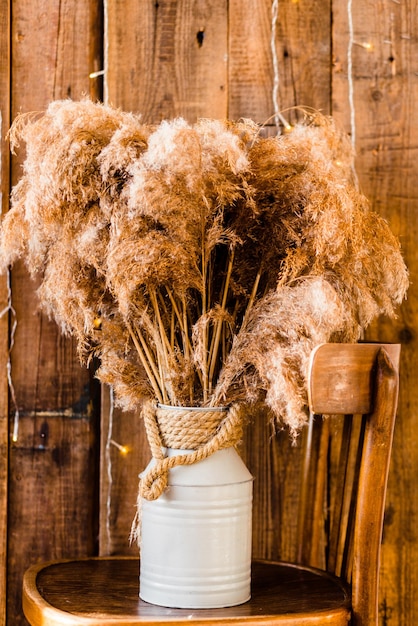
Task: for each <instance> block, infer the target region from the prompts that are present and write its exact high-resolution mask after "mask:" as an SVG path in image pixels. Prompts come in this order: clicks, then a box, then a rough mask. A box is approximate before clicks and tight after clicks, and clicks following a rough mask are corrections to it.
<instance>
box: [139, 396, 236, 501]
mask: <svg viewBox="0 0 418 626" xmlns="http://www.w3.org/2000/svg"><path fill="white" fill-rule="evenodd" d="M143 418H144V422H145V429H146V433H147V439H148V443H149V445H150V448H151V453H152V456H153V459H154V465H153V466H152V467H151V468H150V469H149V470H148V471H147V472H146V473H145V474H144V475H143V476H142V478H141V482H140V488H139V495H140V497H142V498H145V499H146V500H156V499H157V498H158V497H159V496H160V495H161V494H162V493H163V491H164V490H165V489H166V487H167V485H168V474H169V471H170V469H172V468H173V467H176V466H178V465H192V464H193V463H197V462H198V461H202V460H203V459H206V458H207V457H209V456H210V455H211V454H213V453H214V452H216V451H217V450H221V449H223V448H227V447H230V446H235V445H236V444H237V443H238V442H239V440H240V439H241V438H242V419H241V415H240V411H239V409H238V405H237V404H233V405H231V406H230V407H172V406H165V405H160V404H156V403H155V402H149V403H147V404H145V405H144V407H143ZM165 448H173V449H175V450H188V451H189V450H190V452H187V453H185V454H181V453H180V454H176V455H174V456H170V457H168V456H165V450H164V449H165Z"/></svg>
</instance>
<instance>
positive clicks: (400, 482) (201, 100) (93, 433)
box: [0, 0, 418, 626]
mask: <svg viewBox="0 0 418 626" xmlns="http://www.w3.org/2000/svg"><path fill="white" fill-rule="evenodd" d="M276 13H277V14H276ZM100 70H104V72H105V73H104V75H103V76H100V75H99V76H98V77H91V74H92V72H97V71H100ZM274 93H277V102H278V105H279V106H280V109H281V110H283V111H284V115H285V117H286V118H287V119H288V121H289V122H292V121H294V113H293V112H292V111H290V110H289V108H291V107H293V106H295V105H306V106H311V107H314V108H316V109H321V110H322V111H323V112H325V113H331V114H333V115H334V117H335V118H336V119H337V121H338V122H339V123H340V124H341V125H342V126H343V127H344V128H345V129H346V130H347V132H349V133H351V135H352V138H353V142H354V143H355V147H356V151H357V161H356V170H357V174H358V178H359V183H360V185H361V188H362V189H363V190H364V192H365V193H366V195H368V197H369V198H370V201H371V205H372V207H373V208H374V209H375V210H377V211H378V212H380V213H381V214H382V215H384V216H385V218H386V219H387V220H388V221H389V223H390V225H391V227H392V230H393V231H394V232H395V233H396V234H397V235H398V236H399V237H400V240H401V242H402V246H403V250H404V254H405V258H406V261H407V264H408V266H409V269H410V274H411V281H412V285H411V289H410V292H409V297H408V300H407V302H406V303H405V305H404V306H403V307H402V309H401V311H400V314H399V318H398V319H397V320H396V321H395V322H389V321H387V320H379V321H378V322H377V323H376V324H375V325H374V326H373V328H372V329H371V330H370V332H369V338H370V339H376V340H381V341H395V342H397V341H400V342H401V343H402V344H403V347H402V364H401V396H400V405H399V415H398V422H397V427H396V433H395V442H394V454H393V461H392V467H391V475H390V486H389V493H388V501H387V511H386V521H385V530H384V544H383V557H382V573H381V584H380V589H381V592H380V593H381V596H380V616H381V624H382V625H384V626H395V625H397V626H409V625H411V626H412V625H414V624H417V623H418V574H417V572H418V493H417V488H416V485H417V484H418V429H417V428H416V421H415V420H416V416H417V414H418V407H417V403H418V384H417V382H416V371H415V368H416V363H417V360H418V345H417V337H416V334H417V333H416V327H417V321H418V301H417V298H418V287H417V283H418V248H417V245H416V242H417V240H418V239H417V236H418V232H417V231H418V194H417V189H418V170H417V167H416V163H417V160H418V159H417V157H418V154H417V152H418V116H417V105H416V102H417V101H418V1H417V0H376V1H370V0H312V1H310V2H308V1H307V0H278V1H277V0H246V2H243V1H242V0H177V1H176V0H124V1H122V0H119V1H118V0H107V1H104V2H101V1H100V0H81V1H80V0H48V1H45V0H13V2H12V0H0V106H1V117H0V128H1V153H0V159H1V160H0V165H1V194H2V195H1V205H2V210H3V211H6V210H7V206H8V196H9V191H10V186H11V185H13V184H14V183H15V182H16V181H17V180H18V177H19V174H20V171H21V169H20V168H21V162H22V159H23V156H24V155H23V154H21V153H19V154H18V155H17V156H13V157H11V156H10V155H9V147H8V143H7V139H6V133H7V130H8V127H9V125H10V122H11V121H12V120H13V119H14V117H15V116H16V114H17V113H19V112H24V111H32V110H38V111H39V110H44V109H45V107H46V106H47V104H48V103H49V102H50V101H51V100H54V99H60V98H67V97H70V98H73V99H80V98H81V97H83V96H86V95H90V96H91V97H93V98H95V99H96V98H97V99H104V100H105V101H106V102H108V103H110V104H113V105H116V106H118V107H121V108H123V109H125V110H132V111H135V112H141V113H142V115H143V119H144V121H146V122H159V121H160V120H162V119H163V118H172V117H174V116H178V115H181V116H183V117H185V118H187V119H188V120H189V121H191V122H193V121H194V120H195V119H196V118H197V117H203V116H209V117H219V118H224V117H230V118H233V119H236V118H239V117H251V118H253V119H254V120H255V121H257V122H264V121H266V120H267V119H269V118H271V116H272V115H273V114H274V113H275V108H274V105H273V94H274ZM270 124H271V119H270ZM272 130H274V128H273V129H272ZM35 289H36V286H35V285H33V284H32V283H31V281H30V280H29V278H28V276H27V273H26V272H25V270H24V269H23V267H21V266H19V267H16V268H15V269H13V272H12V273H11V276H8V277H2V278H1V283H0V300H1V302H0V507H1V514H0V625H1V626H2V625H3V624H7V625H8V626H19V625H21V624H26V622H25V620H24V617H23V615H22V612H21V608H20V599H21V598H20V586H21V579H22V575H23V572H24V570H25V568H26V567H28V566H29V565H30V564H32V563H34V562H37V561H40V560H49V559H55V558H61V557H71V556H77V555H91V554H96V553H101V554H115V553H135V550H136V549H135V548H132V547H129V544H128V535H129V531H130V524H131V520H132V517H133V513H134V505H135V499H136V487H137V474H138V472H139V471H140V470H141V469H143V467H144V465H145V464H146V462H147V460H148V456H149V453H148V449H147V445H146V442H145V439H144V434H143V430H142V425H141V423H140V420H139V418H138V417H137V416H135V415H130V414H122V413H121V412H120V411H119V410H117V409H116V408H114V407H113V403H112V398H111V395H110V393H109V391H108V390H107V389H103V390H102V393H101V402H100V401H99V400H100V398H99V394H98V390H97V385H96V384H95V383H94V381H92V380H91V378H92V377H91V375H90V373H89V372H86V371H84V370H82V369H81V368H80V367H79V365H78V363H77V359H76V356H75V350H74V345H73V343H72V341H71V340H70V339H65V338H63V337H61V336H60V335H59V333H58V331H57V329H56V328H55V326H54V325H53V324H51V323H50V322H49V321H48V320H47V319H45V317H44V316H43V315H41V314H40V313H39V312H38V310H37V304H36V294H35ZM15 324H16V325H15ZM9 383H11V384H9ZM100 407H101V408H100ZM262 417H263V416H256V418H255V423H254V424H252V425H251V426H250V429H249V432H248V435H247V439H246V446H245V449H244V450H243V452H244V455H245V456H246V458H247V460H248V464H249V466H250V468H251V470H252V471H253V473H254V475H255V477H256V481H255V485H256V486H255V515H254V554H255V555H256V556H265V557H272V558H274V557H282V558H287V557H292V556H293V554H294V552H293V551H292V548H291V547H290V544H291V539H292V536H293V534H294V528H293V523H292V520H293V519H294V514H293V511H294V496H292V490H291V486H292V480H293V479H292V477H293V474H294V468H295V467H296V468H297V466H298V459H297V449H295V448H291V447H290V446H289V445H288V442H287V438H286V435H285V434H284V435H283V434H282V435H280V437H275V438H272V437H271V433H270V431H269V427H268V425H267V424H266V423H265V422H264V421H263V419H262ZM17 426H18V429H17V428H16V427H17ZM13 433H14V434H15V435H16V436H15V437H13ZM14 439H15V440H14ZM114 442H116V443H117V444H120V445H124V446H127V447H128V448H129V452H128V454H126V455H123V454H121V452H120V450H119V448H118V447H117V446H116V445H114ZM254 444H255V445H254ZM282 481H283V484H284V487H283V486H282V487H280V486H279V485H280V484H281V483H282ZM279 495H284V496H285V499H284V504H283V503H282V504H280V500H279Z"/></svg>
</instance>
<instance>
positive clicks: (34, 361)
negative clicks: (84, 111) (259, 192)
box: [7, 0, 101, 626]
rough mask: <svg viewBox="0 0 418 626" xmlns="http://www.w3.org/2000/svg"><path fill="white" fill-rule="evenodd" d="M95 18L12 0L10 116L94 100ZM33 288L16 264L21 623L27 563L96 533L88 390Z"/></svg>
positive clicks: (12, 598)
mask: <svg viewBox="0 0 418 626" xmlns="http://www.w3.org/2000/svg"><path fill="white" fill-rule="evenodd" d="M99 15H100V2H99V0H89V1H88V2H82V3H79V2H77V1H76V0H52V1H51V2H48V3H44V2H36V3H33V2H30V0H15V1H14V2H13V14H12V25H11V27H12V30H11V61H12V77H13V84H12V89H11V119H13V118H14V117H15V116H16V114H17V113H20V112H27V111H34V110H36V111H43V110H44V109H45V108H46V106H47V105H48V103H49V102H50V101H52V100H55V99H62V98H67V97H72V98H74V99H78V98H81V97H83V96H84V95H87V94H89V93H90V94H91V95H92V96H93V97H97V95H98V93H99V89H98V85H99V83H98V81H97V80H96V81H95V82H92V81H91V79H90V78H89V74H90V72H92V71H95V70H97V69H98V67H100V64H101V60H100V48H101V43H100V42H101V33H100V30H99V31H96V30H92V28H93V24H94V23H95V22H96V21H97V19H98V16H99ZM99 26H100V24H99ZM23 158H24V154H23V150H22V151H19V156H18V157H17V158H15V159H13V160H12V170H11V173H12V181H13V183H15V182H16V181H17V180H18V178H19V176H20V172H21V161H22V159H23ZM35 288H36V285H34V283H33V282H32V281H31V280H30V279H29V277H28V274H27V272H26V270H25V269H24V268H23V264H20V265H17V266H16V267H15V268H14V269H13V272H12V299H13V300H12V302H13V306H14V309H15V311H16V320H17V327H16V333H15V336H14V346H13V350H12V355H11V366H12V367H11V378H12V382H13V388H14V391H15V396H16V403H17V409H18V417H19V420H18V426H19V428H18V430H17V431H16V435H17V437H16V441H13V442H12V444H11V447H10V460H9V524H8V587H9V589H8V596H7V624H10V626H12V625H13V626H18V625H19V624H25V623H26V622H25V620H24V617H23V614H22V610H21V599H20V595H21V591H20V590H21V581H22V576H23V572H24V570H25V569H26V568H27V567H28V566H29V565H30V564H31V563H33V562H36V561H39V560H49V559H51V558H60V557H65V556H73V555H88V554H91V553H92V552H94V551H95V550H96V540H97V537H96V535H97V526H96V522H95V516H96V515H97V511H96V510H95V505H96V501H95V483H97V476H96V470H95V468H96V459H95V453H94V449H95V447H96V446H95V429H96V424H95V414H94V387H92V386H91V383H90V376H89V373H88V372H87V371H86V370H84V369H82V368H81V366H80V365H79V363H78V359H77V356H76V351H75V345H74V342H73V341H72V340H70V339H67V338H64V337H62V336H61V335H60V332H59V330H58V328H57V327H56V325H55V324H54V323H52V322H50V321H49V320H48V319H47V318H46V317H45V316H44V315H43V314H41V313H40V312H39V309H38V301H37V297H36V294H35ZM14 410H15V407H14V406H11V408H10V414H11V415H10V418H11V428H13V422H14ZM16 425H17V421H16ZM96 508H97V507H96Z"/></svg>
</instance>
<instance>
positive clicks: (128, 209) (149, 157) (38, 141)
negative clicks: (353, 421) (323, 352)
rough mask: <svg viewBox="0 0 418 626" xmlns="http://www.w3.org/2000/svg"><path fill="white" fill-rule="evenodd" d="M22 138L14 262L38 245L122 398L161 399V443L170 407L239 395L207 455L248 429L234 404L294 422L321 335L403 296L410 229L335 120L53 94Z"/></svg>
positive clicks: (203, 440) (64, 309)
mask: <svg viewBox="0 0 418 626" xmlns="http://www.w3.org/2000/svg"><path fill="white" fill-rule="evenodd" d="M10 137H11V143H12V147H14V148H16V147H17V146H18V145H19V142H20V141H23V142H24V143H25V144H26V149H27V156H26V160H25V162H24V169H23V176H22V178H21V179H20V182H19V183H18V184H17V185H16V186H15V188H14V189H13V192H12V208H11V210H10V211H9V213H8V214H7V215H6V216H5V218H4V220H3V223H2V227H1V234H0V235H1V240H0V252H1V267H2V270H3V271H5V270H6V269H7V267H8V266H10V265H11V264H13V262H14V261H16V260H17V259H18V258H19V257H23V258H24V259H25V262H26V265H27V267H28V268H29V270H30V272H31V274H32V275H33V276H38V277H39V279H40V287H39V290H38V293H39V299H40V302H41V305H42V307H43V309H44V310H46V311H47V312H48V313H49V314H50V315H51V316H52V317H53V318H54V319H55V320H56V321H57V323H58V324H59V325H60V327H61V328H62V330H63V331H64V332H66V333H71V334H73V335H74V336H75V337H76V338H77V343H78V350H79V355H80V358H81V360H82V361H83V362H85V363H88V362H89V361H90V359H91V358H92V357H94V356H95V357H98V358H99V361H100V368H99V370H98V372H97V376H98V377H99V379H100V380H101V381H103V382H105V383H108V384H109V385H111V386H112V387H113V389H114V392H115V396H116V398H117V400H118V402H119V404H120V405H121V406H122V407H124V408H126V409H135V408H136V407H138V406H139V405H141V404H142V401H143V400H144V398H149V400H150V402H149V403H148V404H147V405H146V406H145V409H144V416H145V418H146V420H147V424H149V426H148V432H149V438H151V439H152V441H153V442H151V447H152V448H155V455H157V456H158V444H159V443H161V441H162V443H164V441H163V440H161V437H162V435H161V428H162V426H161V428H160V426H159V423H158V422H157V423H155V421H154V418H155V415H156V413H158V408H157V407H158V406H160V405H169V406H175V407H190V406H193V407H195V406H199V407H207V408H208V412H210V411H209V409H211V408H213V407H220V406H227V407H231V411H229V412H228V415H229V418H228V419H227V420H225V419H222V420H221V421H219V420H218V422H217V423H216V424H215V426H214V427H213V429H214V430H213V431H212V433H210V434H209V435H207V434H206V435H205V434H203V435H201V437H200V439H199V442H198V443H197V444H195V447H196V448H199V449H200V450H201V449H202V446H203V447H205V446H206V448H205V449H207V453H208V454H209V453H210V451H211V447H210V446H211V445H212V444H213V445H214V446H215V448H216V447H218V448H219V447H222V446H223V445H226V444H225V441H227V442H229V443H230V442H231V441H234V440H236V438H237V436H238V435H237V432H238V431H239V428H238V427H239V422H240V417H239V412H238V411H237V407H239V406H241V405H244V404H248V403H253V402H256V401H259V400H262V401H264V402H265V403H266V404H267V405H268V407H270V409H271V411H272V412H273V414H274V415H275V416H276V418H277V420H278V421H279V422H280V423H281V424H284V425H287V426H288V427H289V429H290V431H291V433H292V434H295V433H297V432H298V430H299V429H300V428H301V426H303V424H305V422H306V419H307V416H306V413H305V404H306V390H305V375H306V368H307V362H308V358H309V354H310V352H311V350H312V348H313V347H314V346H316V345H317V344H319V343H322V342H345V341H356V340H358V339H359V338H361V336H362V333H363V331H364V329H365V328H366V327H367V326H368V324H369V323H370V322H371V320H372V319H373V318H375V317H376V316H378V315H380V314H382V313H383V314H387V315H393V314H394V309H395V307H396V305H398V304H399V303H400V302H401V301H402V300H403V298H404V297H405V294H406V290H407V287H408V274H407V270H406V267H405V264H404V261H403V259H402V256H401V252H400V247H399V243H398V241H397V239H396V238H395V237H394V235H393V234H392V233H391V231H390V229H389V227H388V225H387V224H386V222H385V221H384V220H383V219H382V218H381V217H380V216H379V215H377V214H376V213H373V212H372V211H371V210H370V209H369V206H368V203H367V201H366V199H365V198H364V196H363V195H362V194H361V193H360V192H359V191H358V189H357V187H356V185H355V184H354V182H353V179H352V171H353V155H352V151H351V146H350V143H349V141H348V140H347V138H346V137H345V136H344V135H343V134H341V133H339V132H338V131H337V130H336V128H335V125H334V123H333V121H332V120H331V119H329V118H327V117H323V116H321V115H319V114H311V115H309V116H308V115H306V116H305V120H304V122H303V123H300V124H298V125H296V126H295V127H294V128H293V129H292V130H291V132H288V133H286V134H283V135H278V136H277V137H274V138H263V137H262V136H261V135H260V128H259V127H258V126H257V125H256V124H254V123H253V122H251V121H249V120H242V121H240V122H236V123H233V122H229V121H218V120H211V119H202V120H199V121H198V122H197V123H196V124H194V125H191V124H188V123H187V122H186V121H185V120H183V119H175V120H173V121H163V122H162V123H161V124H159V125H157V126H150V125H146V124H142V123H141V121H140V117H138V116H136V115H133V114H130V113H126V112H122V111H120V110H116V109H114V108H111V107H109V106H104V105H101V104H95V103H93V102H91V101H89V100H85V101H81V102H72V101H57V102H53V103H52V104H51V105H50V106H49V108H48V109H47V111H46V113H45V114H44V115H42V116H34V115H29V116H25V115H23V116H21V117H18V118H17V119H16V121H15V123H14V125H13V127H12V129H11V133H10ZM232 409H233V410H232ZM221 415H222V414H221ZM177 421H180V420H179V419H177ZM186 421H187V419H186ZM205 421H207V422H208V423H209V421H210V420H209V419H207V418H205ZM225 421H226V422H227V427H226V428H224V422H225ZM195 426H196V425H195ZM196 428H200V430H201V429H202V425H201V424H200V426H196ZM231 428H232V430H233V432H234V433H235V434H232V435H231ZM237 428H238V431H237ZM155 442H156V443H155ZM208 446H209V448H208ZM183 447H184V446H183ZM153 453H154V450H153ZM150 497H152V496H150Z"/></svg>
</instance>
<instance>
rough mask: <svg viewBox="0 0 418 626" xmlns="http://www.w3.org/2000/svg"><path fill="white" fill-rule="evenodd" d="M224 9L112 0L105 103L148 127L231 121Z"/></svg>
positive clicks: (212, 0) (203, 3)
mask: <svg viewBox="0 0 418 626" xmlns="http://www.w3.org/2000/svg"><path fill="white" fill-rule="evenodd" d="M226 10H227V2H226V1H225V0H196V1H195V2H189V1H185V0H183V1H181V2H177V1H176V0H158V2H149V1H148V0H139V1H136V2H135V1H133V0H127V1H126V2H123V3H121V2H117V1H116V0H108V1H107V3H106V20H105V21H106V36H107V44H106V50H107V53H106V91H105V97H106V100H107V101H108V102H109V103H111V104H113V105H115V106H118V107H123V108H124V109H126V110H130V111H135V112H139V113H141V114H142V116H143V120H144V122H149V123H157V122H160V121H161V120H162V119H170V118H174V117H177V116H182V117H185V118H186V119H187V120H189V121H190V122H194V121H195V120H196V119H197V118H198V117H205V116H207V117H221V118H222V117H225V115H226V98H227V83H226V68H227V14H226ZM127 23H129V28H127Z"/></svg>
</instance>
